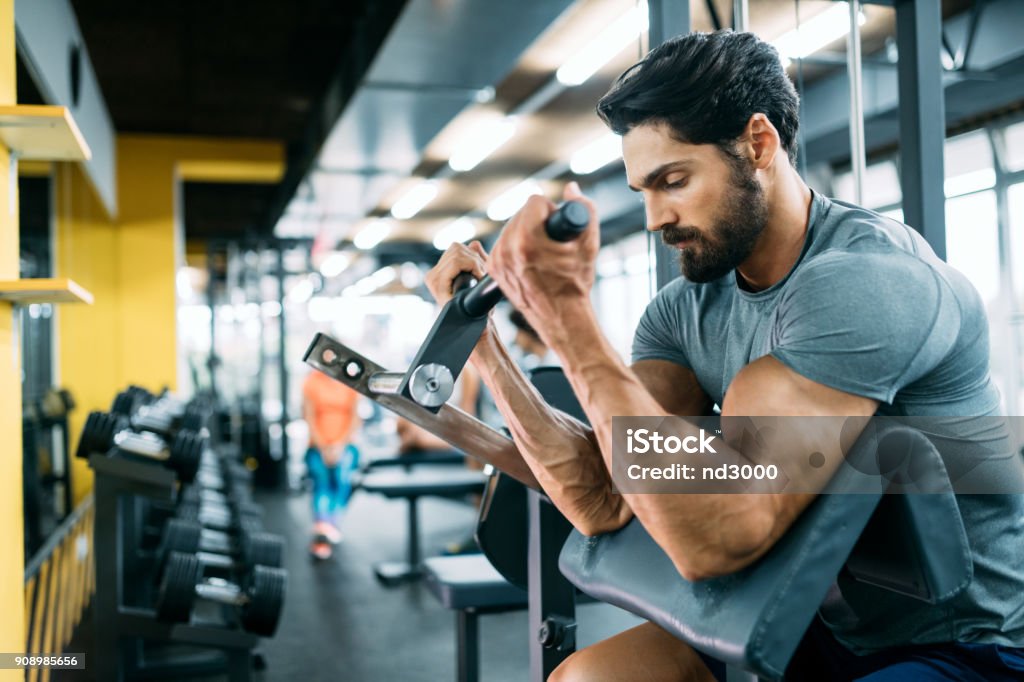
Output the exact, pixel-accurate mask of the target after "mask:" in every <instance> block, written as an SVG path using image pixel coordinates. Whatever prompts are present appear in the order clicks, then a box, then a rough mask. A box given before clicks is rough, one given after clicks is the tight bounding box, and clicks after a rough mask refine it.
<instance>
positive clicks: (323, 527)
mask: <svg viewBox="0 0 1024 682" xmlns="http://www.w3.org/2000/svg"><path fill="white" fill-rule="evenodd" d="M313 531H314V532H315V533H316V534H317V535H320V536H322V537H324V538H325V539H326V540H327V542H329V543H331V544H332V545H336V544H338V543H339V542H341V531H340V530H338V527H337V526H335V525H334V524H333V523H330V522H328V521H317V522H316V524H315V525H314V526H313Z"/></svg>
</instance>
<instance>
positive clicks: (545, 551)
mask: <svg viewBox="0 0 1024 682" xmlns="http://www.w3.org/2000/svg"><path fill="white" fill-rule="evenodd" d="M526 513H527V518H528V521H527V523H528V526H529V538H528V545H527V552H526V557H527V558H526V561H527V585H528V586H529V593H528V596H527V601H528V611H529V613H528V620H529V624H530V625H529V631H530V634H531V635H532V636H533V637H534V638H535V639H534V641H531V642H530V680H531V681H532V682H544V680H546V679H548V676H549V675H550V674H551V673H552V672H553V671H554V669H555V668H557V667H558V665H559V664H560V663H561V662H562V661H564V660H565V659H566V658H568V657H569V656H570V654H572V653H573V652H574V651H575V650H576V639H575V630H574V628H575V619H576V588H575V587H573V585H572V584H571V583H570V582H569V581H568V580H566V578H565V576H563V575H562V573H561V571H559V570H558V555H559V553H560V552H561V550H562V544H563V543H564V541H565V536H566V531H565V529H564V526H565V525H566V524H568V521H566V520H565V518H564V517H563V516H562V515H561V513H560V512H559V511H558V510H557V509H556V508H555V506H554V505H553V504H551V503H550V502H548V501H547V500H546V499H545V498H544V496H543V495H542V494H541V493H538V492H537V491H535V490H528V491H526ZM554 623H558V624H561V625H562V626H563V627H565V628H566V630H565V632H564V633H562V635H561V636H560V641H559V642H558V643H557V644H554V643H551V644H549V645H545V644H544V643H542V642H541V641H540V637H541V634H540V633H541V631H542V628H544V627H545V626H548V627H552V624H554ZM570 628H572V629H570Z"/></svg>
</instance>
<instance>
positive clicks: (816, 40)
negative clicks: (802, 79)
mask: <svg viewBox="0 0 1024 682" xmlns="http://www.w3.org/2000/svg"><path fill="white" fill-rule="evenodd" d="M864 21H865V17H864V13H863V12H861V13H860V14H859V15H858V20H857V23H858V24H859V25H861V26H863V25H864ZM849 32H850V3H848V2H837V3H836V4H835V5H833V6H832V7H830V8H828V9H827V10H825V11H824V12H822V13H821V14H818V15H817V16H815V17H814V18H813V19H811V20H810V21H808V22H807V23H805V24H802V25H801V26H800V28H798V29H796V28H795V29H793V30H792V31H787V32H786V33H783V34H782V35H781V36H779V37H778V38H776V39H775V40H773V41H772V45H774V46H775V49H776V50H778V51H779V55H780V56H781V57H782V64H783V66H786V65H787V64H788V60H791V59H801V58H803V57H806V56H808V55H810V54H813V53H814V52H817V51H818V50H820V49H821V48H823V47H825V46H826V45H828V44H830V43H833V42H835V41H837V40H839V39H840V38H842V37H843V36H845V35H846V34H847V33H849Z"/></svg>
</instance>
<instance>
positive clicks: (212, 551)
mask: <svg viewBox="0 0 1024 682" xmlns="http://www.w3.org/2000/svg"><path fill="white" fill-rule="evenodd" d="M171 552H181V553H183V554H193V555H195V556H196V557H197V558H198V559H199V560H200V561H202V562H203V564H204V565H206V566H216V567H218V568H223V569H225V570H227V571H237V572H244V571H247V570H249V569H250V568H251V567H252V566H270V567H272V568H281V567H282V566H283V563H284V540H283V539H282V538H281V537H280V536H278V535H273V534H272V533H264V532H262V531H252V530H247V529H244V528H242V529H239V532H238V533H237V534H236V535H231V534H229V533H226V532H224V531H218V530H213V529H210V528H204V527H203V526H202V525H200V524H199V523H196V522H194V521H186V520H184V519H169V520H168V521H167V525H166V526H165V527H164V532H163V537H162V538H161V541H160V548H159V550H158V551H157V554H158V559H157V561H158V562H159V563H161V564H163V563H165V561H166V557H167V556H168V555H169V554H170V553H171Z"/></svg>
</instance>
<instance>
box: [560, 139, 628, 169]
mask: <svg viewBox="0 0 1024 682" xmlns="http://www.w3.org/2000/svg"><path fill="white" fill-rule="evenodd" d="M619 158H622V138H621V137H620V136H618V135H615V134H614V133H606V134H604V135H602V136H601V137H599V138H597V139H596V140H594V141H593V142H591V143H590V144H587V145H585V146H583V147H580V149H578V150H577V151H576V153H575V154H573V155H572V159H571V160H570V161H569V168H570V169H571V170H572V172H573V173H576V174H577V175H586V174H587V173H593V172H594V171H596V170H597V169H598V168H601V167H603V166H606V165H608V164H609V163H611V162H612V161H615V160H616V159H619Z"/></svg>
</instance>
